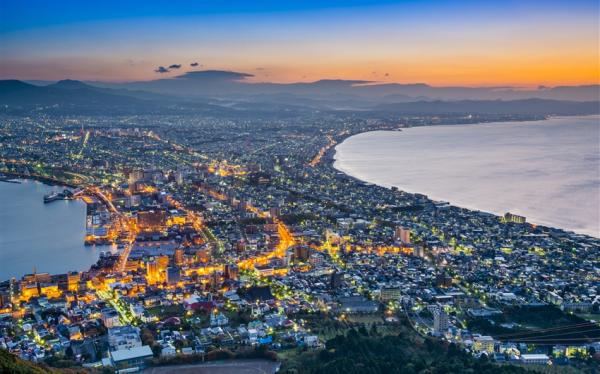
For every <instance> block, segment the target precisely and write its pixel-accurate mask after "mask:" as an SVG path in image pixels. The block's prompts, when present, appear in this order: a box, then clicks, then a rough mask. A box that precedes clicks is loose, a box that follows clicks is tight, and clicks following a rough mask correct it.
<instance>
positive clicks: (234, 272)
mask: <svg viewBox="0 0 600 374" xmlns="http://www.w3.org/2000/svg"><path fill="white" fill-rule="evenodd" d="M224 274H225V279H232V280H237V279H238V275H239V270H238V267H237V266H236V265H233V264H227V265H225V270H224Z"/></svg>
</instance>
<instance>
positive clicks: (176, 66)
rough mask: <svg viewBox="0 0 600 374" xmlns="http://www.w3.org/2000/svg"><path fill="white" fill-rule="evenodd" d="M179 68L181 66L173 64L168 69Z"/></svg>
mask: <svg viewBox="0 0 600 374" xmlns="http://www.w3.org/2000/svg"><path fill="white" fill-rule="evenodd" d="M180 67H181V64H173V65H171V66H169V69H179V68H180Z"/></svg>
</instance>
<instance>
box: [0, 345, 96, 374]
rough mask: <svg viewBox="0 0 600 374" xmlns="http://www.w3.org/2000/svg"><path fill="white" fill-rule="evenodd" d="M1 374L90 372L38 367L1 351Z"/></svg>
mask: <svg viewBox="0 0 600 374" xmlns="http://www.w3.org/2000/svg"><path fill="white" fill-rule="evenodd" d="M0 373H2V374H4V373H6V374H8V373H10V374H79V373H82V374H83V373H86V374H89V373H90V372H89V371H87V370H85V369H83V368H81V369H56V368H50V367H48V366H45V365H38V364H35V363H32V362H29V361H24V360H21V359H20V358H18V357H16V356H14V355H12V354H10V353H8V352H7V351H6V350H4V349H0Z"/></svg>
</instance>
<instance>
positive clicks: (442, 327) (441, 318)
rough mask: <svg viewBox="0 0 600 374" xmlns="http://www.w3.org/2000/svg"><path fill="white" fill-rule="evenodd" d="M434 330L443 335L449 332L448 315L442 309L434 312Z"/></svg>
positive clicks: (436, 309)
mask: <svg viewBox="0 0 600 374" xmlns="http://www.w3.org/2000/svg"><path fill="white" fill-rule="evenodd" d="M432 313H433V330H434V331H435V332H436V333H438V334H442V333H444V332H446V330H448V326H449V322H448V314H447V313H446V312H445V311H444V310H443V309H442V308H441V307H440V308H435V309H434V310H433V312H432Z"/></svg>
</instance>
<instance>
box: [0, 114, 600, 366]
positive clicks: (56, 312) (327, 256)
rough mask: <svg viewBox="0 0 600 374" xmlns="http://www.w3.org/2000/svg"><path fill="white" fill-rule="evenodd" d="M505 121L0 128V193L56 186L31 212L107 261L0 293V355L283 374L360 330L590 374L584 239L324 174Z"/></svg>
mask: <svg viewBox="0 0 600 374" xmlns="http://www.w3.org/2000/svg"><path fill="white" fill-rule="evenodd" d="M510 119H527V118H522V117H518V116H517V117H515V116H512V117H511V116H506V117H503V118H498V116H484V115H478V116H472V115H469V116H455V115H447V116H444V115H442V116H439V115H435V116H432V115H420V116H419V115H414V116H403V117H395V118H389V117H387V118H383V117H373V118H367V117H366V116H365V115H357V114H355V113H352V112H347V113H336V114H332V113H329V114H327V113H318V114H317V113H315V114H311V115H308V114H307V115H303V116H290V118H283V117H282V118H260V116H257V117H256V118H253V119H247V118H242V119H239V118H236V119H229V118H228V119H223V118H213V117H210V116H191V115H181V116H178V115H147V116H144V115H131V116H108V115H107V116H89V117H88V116H83V115H72V116H46V115H43V114H39V115H34V114H32V115H30V116H11V115H3V117H2V118H0V144H1V145H2V146H1V147H0V173H2V179H3V181H4V182H11V181H18V179H19V178H26V179H37V180H40V181H43V182H45V183H49V184H53V185H57V186H64V188H66V191H65V192H64V193H62V194H57V195H55V196H48V202H47V203H48V204H53V202H52V201H51V200H54V199H81V200H83V201H84V202H85V203H86V206H87V214H86V215H87V218H86V232H87V233H86V237H85V243H86V245H90V246H94V245H106V244H109V245H110V250H107V251H105V252H103V253H102V254H101V256H100V258H99V260H98V262H97V263H96V264H95V265H93V266H92V267H91V268H90V269H87V270H86V269H73V271H71V272H68V273H66V274H48V273H42V272H35V273H32V274H27V275H24V276H23V277H21V278H13V279H3V280H2V283H0V308H1V309H0V346H1V347H2V348H4V349H6V350H8V351H9V352H10V353H12V354H14V355H16V356H18V357H20V358H21V359H23V360H28V361H33V362H39V363H43V362H45V363H49V364H51V365H52V364H54V365H56V364H59V365H60V364H61V363H62V364H63V365H67V363H68V365H69V366H71V367H75V368H77V367H79V368H82V367H83V368H87V369H89V370H107V371H108V372H113V371H115V370H117V371H120V372H125V371H127V370H134V369H139V368H143V367H148V366H155V367H156V366H161V365H168V364H176V363H179V364H182V363H185V364H192V363H200V362H205V361H212V360H219V359H225V358H233V357H235V358H236V359H245V358H246V359H247V358H259V357H260V358H263V359H267V360H268V361H266V362H267V363H265V361H257V362H260V365H267V366H266V367H265V368H263V370H270V372H273V371H275V370H280V371H282V372H290V373H292V372H299V371H298V370H299V368H300V367H302V365H305V367H307V368H308V367H309V362H310V361H307V360H311V359H315V355H316V354H319V352H329V354H330V355H331V354H333V353H331V352H333V351H335V349H334V350H332V348H331V347H332V346H335V341H336V340H335V339H334V338H335V337H336V336H337V335H338V334H344V333H345V332H348V331H356V330H355V329H358V331H359V333H361V334H362V333H365V334H366V335H367V336H369V334H371V335H372V336H381V337H382V339H385V338H386V337H390V339H391V337H392V336H396V335H398V334H401V333H404V334H408V335H405V336H409V337H406V338H405V340H407V341H408V340H409V339H412V340H414V344H416V345H417V346H419V345H423V343H424V342H426V343H427V344H430V343H431V342H433V343H431V344H441V345H445V346H448V345H450V346H452V347H453V349H455V348H454V347H456V349H457V350H459V351H461V352H462V353H461V354H466V355H468V356H470V357H472V359H473V362H479V361H478V360H485V362H486V365H487V364H488V363H490V365H494V367H497V368H509V369H508V370H517V368H516V366H520V367H521V369H523V368H524V369H527V370H529V369H530V368H537V369H539V368H557V370H558V369H559V368H567V367H568V368H571V369H573V370H576V368H577V370H592V371H593V370H595V369H594V365H596V366H595V367H597V363H592V361H590V360H591V358H592V357H593V356H594V355H595V353H596V352H600V326H599V325H598V320H599V319H600V318H599V316H600V314H598V313H599V307H600V294H599V292H600V258H599V257H598V251H599V250H600V239H598V238H594V237H590V236H585V235H581V234H575V233H572V232H567V231H563V230H560V229H557V228H550V227H543V226H536V225H533V224H530V223H528V222H527V221H526V217H520V216H518V215H515V214H511V213H510V212H507V214H506V215H505V216H502V217H499V216H495V215H492V214H489V213H485V212H480V211H471V210H467V209H463V208H460V207H456V206H452V205H450V204H449V203H447V202H443V201H433V200H431V199H429V198H428V197H427V196H425V195H421V194H411V193H406V192H403V191H400V190H398V189H396V188H391V189H388V188H384V187H379V186H376V185H372V184H369V183H365V182H361V181H359V180H357V179H354V178H352V177H349V176H347V175H346V174H343V173H341V172H339V171H338V170H336V169H335V168H333V166H332V164H333V157H334V155H335V146H336V145H337V144H339V143H340V142H342V141H343V140H344V139H345V138H347V137H349V136H351V135H354V134H358V133H362V132H366V131H373V130H391V131H402V130H403V129H404V128H407V127H412V126H422V125H431V124H448V125H450V124H455V123H478V122H488V121H496V120H510ZM0 183H1V182H0ZM62 188H63V187H61V190H62ZM40 203H41V202H40ZM361 329H362V330H361ZM366 329H369V332H367V331H366ZM373 329H375V330H376V331H377V332H376V333H374V332H373ZM361 331H362V332H361ZM365 339H366V338H365ZM340 344H341V343H340ZM322 356H323V355H322V354H321V356H319V357H321V359H324V358H323V357H322ZM325 356H327V355H325ZM469 359H470V358H469ZM271 360H272V361H271ZM269 365H271V366H269ZM411 365H412V364H411ZM421 365H432V364H431V363H429V364H428V363H427V360H425V362H424V363H422V364H421ZM482 365H483V364H482ZM509 365H510V366H509ZM417 366H418V365H417ZM511 368H512V369H511ZM390 370H391V369H390ZM413 370H416V371H415V372H418V370H420V369H419V367H415V368H413ZM498 370H500V369H498ZM565 370H566V369H565Z"/></svg>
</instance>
